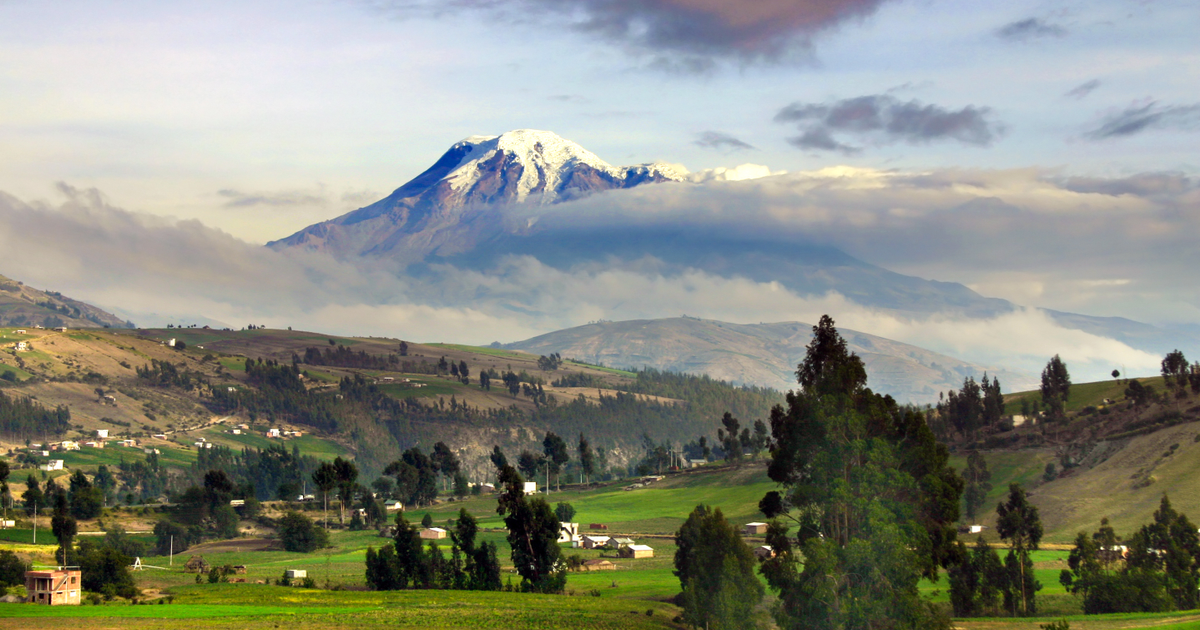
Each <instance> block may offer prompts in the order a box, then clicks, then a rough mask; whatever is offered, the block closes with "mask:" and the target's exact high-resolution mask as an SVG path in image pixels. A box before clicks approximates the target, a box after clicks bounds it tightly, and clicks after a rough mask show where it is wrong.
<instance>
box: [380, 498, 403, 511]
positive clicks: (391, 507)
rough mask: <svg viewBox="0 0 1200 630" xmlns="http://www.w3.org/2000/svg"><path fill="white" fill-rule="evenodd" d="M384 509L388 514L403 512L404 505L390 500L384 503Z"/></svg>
mask: <svg viewBox="0 0 1200 630" xmlns="http://www.w3.org/2000/svg"><path fill="white" fill-rule="evenodd" d="M383 509H384V510H386V511H388V512H403V511H404V504H403V503H401V502H400V501H397V500H395V499H388V500H387V501H384V502H383Z"/></svg>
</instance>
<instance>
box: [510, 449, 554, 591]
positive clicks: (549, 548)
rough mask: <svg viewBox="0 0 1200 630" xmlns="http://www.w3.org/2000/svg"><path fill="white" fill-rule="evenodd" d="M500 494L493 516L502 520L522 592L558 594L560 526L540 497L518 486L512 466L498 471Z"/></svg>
mask: <svg viewBox="0 0 1200 630" xmlns="http://www.w3.org/2000/svg"><path fill="white" fill-rule="evenodd" d="M500 482H501V483H502V484H504V492H503V493H501V495H500V499H499V501H498V503H497V506H496V513H497V514H499V515H501V516H503V517H504V525H505V526H506V527H507V528H508V544H509V546H511V547H512V561H513V566H515V567H516V570H517V573H518V574H520V575H521V588H522V590H526V591H532V592H535V593H558V592H561V591H562V590H563V588H564V587H565V586H566V584H567V573H566V571H564V570H563V568H564V566H563V562H562V550H561V549H560V548H559V546H558V534H559V530H560V529H561V525H560V523H559V522H558V519H557V518H555V516H554V511H553V510H551V509H550V505H549V504H548V503H546V501H545V499H542V498H541V497H534V498H533V499H530V498H528V497H526V496H525V492H524V491H523V489H522V487H523V485H524V479H522V478H521V475H520V474H519V473H517V471H516V469H514V468H513V467H512V466H505V467H504V469H503V470H501V471H500Z"/></svg>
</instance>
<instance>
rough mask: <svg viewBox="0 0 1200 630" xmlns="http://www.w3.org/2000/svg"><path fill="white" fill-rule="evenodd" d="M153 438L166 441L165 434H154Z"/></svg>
mask: <svg viewBox="0 0 1200 630" xmlns="http://www.w3.org/2000/svg"><path fill="white" fill-rule="evenodd" d="M153 437H154V439H156V440H165V439H167V434H166V433H155V434H154V436H153Z"/></svg>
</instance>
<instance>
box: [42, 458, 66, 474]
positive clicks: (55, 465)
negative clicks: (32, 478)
mask: <svg viewBox="0 0 1200 630" xmlns="http://www.w3.org/2000/svg"><path fill="white" fill-rule="evenodd" d="M38 468H41V469H42V470H47V471H49V470H63V460H61V459H52V460H50V461H48V462H46V463H45V464H42V465H41V466H38Z"/></svg>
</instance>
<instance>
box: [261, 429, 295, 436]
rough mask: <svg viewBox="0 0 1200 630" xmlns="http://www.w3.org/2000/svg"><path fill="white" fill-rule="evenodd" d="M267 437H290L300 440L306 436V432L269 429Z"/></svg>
mask: <svg viewBox="0 0 1200 630" xmlns="http://www.w3.org/2000/svg"><path fill="white" fill-rule="evenodd" d="M265 435H266V436H267V437H269V438H289V437H291V438H298V437H300V436H302V435H304V432H303V431H292V430H288V429H284V430H280V429H267V432H266V434H265Z"/></svg>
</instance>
